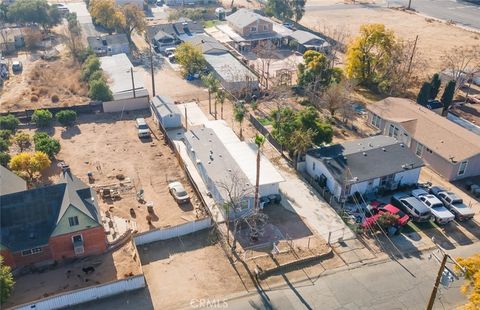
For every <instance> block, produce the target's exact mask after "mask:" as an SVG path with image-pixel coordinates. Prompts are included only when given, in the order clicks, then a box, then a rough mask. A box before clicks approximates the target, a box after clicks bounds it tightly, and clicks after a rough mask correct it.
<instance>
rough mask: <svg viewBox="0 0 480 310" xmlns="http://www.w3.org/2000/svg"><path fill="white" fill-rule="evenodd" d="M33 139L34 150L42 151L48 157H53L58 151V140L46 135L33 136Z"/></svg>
mask: <svg viewBox="0 0 480 310" xmlns="http://www.w3.org/2000/svg"><path fill="white" fill-rule="evenodd" d="M33 141H34V143H35V151H39V152H43V153H45V154H47V155H48V157H49V158H54V157H55V155H57V154H58V152H60V142H58V140H57V139H54V138H51V137H50V136H48V135H47V136H44V135H43V134H42V135H41V136H36V137H35V136H34V138H33Z"/></svg>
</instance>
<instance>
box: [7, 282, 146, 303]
mask: <svg viewBox="0 0 480 310" xmlns="http://www.w3.org/2000/svg"><path fill="white" fill-rule="evenodd" d="M143 287H145V277H144V276H143V274H142V275H137V276H133V277H129V278H126V279H121V280H117V281H113V282H109V283H105V284H100V285H96V286H91V287H87V288H83V289H78V290H75V291H70V292H66V293H64V294H59V295H55V296H51V297H47V298H43V299H40V300H36V301H34V302H32V303H27V304H23V305H20V306H17V307H15V308H14V309H18V310H31V309H35V310H50V309H61V308H65V307H68V306H74V305H78V304H81V303H84V302H88V301H92V300H96V299H101V298H106V297H109V296H113V295H117V294H120V293H124V292H128V291H133V290H136V289H140V288H143Z"/></svg>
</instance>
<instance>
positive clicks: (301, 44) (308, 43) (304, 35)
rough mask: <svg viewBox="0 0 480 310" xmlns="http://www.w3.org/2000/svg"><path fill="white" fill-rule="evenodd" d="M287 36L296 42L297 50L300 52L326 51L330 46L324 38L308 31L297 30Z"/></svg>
mask: <svg viewBox="0 0 480 310" xmlns="http://www.w3.org/2000/svg"><path fill="white" fill-rule="evenodd" d="M289 37H290V41H291V42H295V43H296V44H297V50H298V51H299V52H301V53H305V52H306V51H308V50H315V51H318V52H323V53H328V52H329V50H330V47H331V46H330V43H328V42H327V41H326V40H325V39H323V38H321V37H319V36H317V35H315V34H313V33H311V32H308V31H303V30H297V31H294V32H293V33H292V34H291V35H290V36H289Z"/></svg>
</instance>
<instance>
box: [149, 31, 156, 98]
mask: <svg viewBox="0 0 480 310" xmlns="http://www.w3.org/2000/svg"><path fill="white" fill-rule="evenodd" d="M148 47H149V48H148V49H149V50H150V74H151V75H152V94H153V97H155V75H154V72H153V52H152V42H151V41H150V39H149V41H148Z"/></svg>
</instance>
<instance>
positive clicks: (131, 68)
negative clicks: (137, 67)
mask: <svg viewBox="0 0 480 310" xmlns="http://www.w3.org/2000/svg"><path fill="white" fill-rule="evenodd" d="M130 75H131V76H132V90H133V98H137V96H136V94H135V79H134V78H133V67H130Z"/></svg>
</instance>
